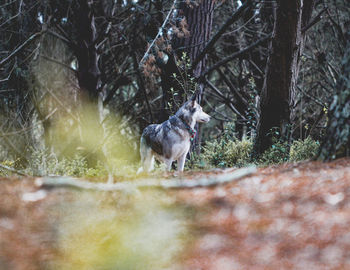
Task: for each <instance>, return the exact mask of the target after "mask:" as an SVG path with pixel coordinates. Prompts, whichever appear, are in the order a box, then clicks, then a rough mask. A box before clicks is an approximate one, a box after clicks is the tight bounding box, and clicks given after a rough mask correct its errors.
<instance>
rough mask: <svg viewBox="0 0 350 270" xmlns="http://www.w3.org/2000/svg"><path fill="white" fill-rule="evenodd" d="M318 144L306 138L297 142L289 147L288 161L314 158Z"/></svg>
mask: <svg viewBox="0 0 350 270" xmlns="http://www.w3.org/2000/svg"><path fill="white" fill-rule="evenodd" d="M319 147H320V144H319V142H318V141H315V140H313V139H312V138H310V137H307V138H306V139H305V140H297V141H294V142H293V143H292V146H291V147H290V153H289V155H290V157H289V160H290V161H301V160H307V159H312V158H314V157H315V156H316V155H317V153H318V150H319Z"/></svg>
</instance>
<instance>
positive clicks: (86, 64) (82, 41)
mask: <svg viewBox="0 0 350 270" xmlns="http://www.w3.org/2000/svg"><path fill="white" fill-rule="evenodd" d="M79 5H80V8H79V10H77V11H76V16H77V25H76V27H77V34H78V39H77V43H76V46H75V50H74V52H75V55H76V57H77V60H78V82H79V87H80V90H81V92H82V95H83V99H85V98H87V99H88V101H90V102H97V97H98V93H99V84H100V82H101V78H100V77H101V72H100V69H99V66H98V60H99V57H100V55H99V54H98V52H97V49H96V38H97V35H96V27H95V17H94V14H93V12H92V2H91V1H88V0H79Z"/></svg>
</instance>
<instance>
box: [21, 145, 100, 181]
mask: <svg viewBox="0 0 350 270" xmlns="http://www.w3.org/2000/svg"><path fill="white" fill-rule="evenodd" d="M26 173H27V174H29V175H66V176H77V177H82V176H85V177H96V176H104V175H106V174H107V173H106V170H105V169H104V167H103V166H102V165H101V164H97V166H96V167H95V168H91V167H89V166H88V163H87V161H86V159H85V158H84V157H83V156H81V155H75V156H74V157H73V158H71V159H67V158H60V159H59V158H58V157H57V156H56V155H55V154H53V153H49V152H48V151H47V150H34V151H33V152H32V156H31V159H30V164H29V166H28V167H27V169H26Z"/></svg>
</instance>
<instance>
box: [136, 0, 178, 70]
mask: <svg viewBox="0 0 350 270" xmlns="http://www.w3.org/2000/svg"><path fill="white" fill-rule="evenodd" d="M176 3H177V0H174V2H173V5H172V6H171V8H170V10H169V13H168V15H167V16H166V18H165V20H164V22H163V24H162V26H161V27H160V28H159V31H158V33H157V35H156V37H155V38H154V39H153V41H152V43H151V45H149V47H148V49H147V51H146V53H145V54H144V56H143V57H142V59H141V61H140V63H139V67H142V65H143V62H144V61H145V59H146V58H147V57H148V54H149V51H150V50H151V48H152V47H153V45H154V43H155V42H156V40H157V38H158V37H159V35H160V34H161V33H162V32H163V29H164V27H165V25H166V23H167V22H168V20H169V18H170V15H171V14H172V13H173V10H174V9H175V6H176Z"/></svg>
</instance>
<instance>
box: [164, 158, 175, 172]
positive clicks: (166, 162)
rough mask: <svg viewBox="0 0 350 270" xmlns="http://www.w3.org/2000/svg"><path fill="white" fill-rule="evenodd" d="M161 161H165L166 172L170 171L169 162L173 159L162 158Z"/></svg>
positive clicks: (171, 162)
mask: <svg viewBox="0 0 350 270" xmlns="http://www.w3.org/2000/svg"><path fill="white" fill-rule="evenodd" d="M163 161H164V163H165V170H166V171H167V172H170V170H171V164H173V161H172V160H171V159H164V160H163Z"/></svg>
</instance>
